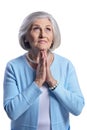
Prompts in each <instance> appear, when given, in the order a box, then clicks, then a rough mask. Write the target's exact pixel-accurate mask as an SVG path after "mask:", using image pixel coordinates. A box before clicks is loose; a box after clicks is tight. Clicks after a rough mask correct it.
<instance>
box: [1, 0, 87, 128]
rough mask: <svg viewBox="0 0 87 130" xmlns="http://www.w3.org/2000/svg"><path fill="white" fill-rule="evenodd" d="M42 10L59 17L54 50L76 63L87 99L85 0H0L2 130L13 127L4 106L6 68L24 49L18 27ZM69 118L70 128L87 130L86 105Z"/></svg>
mask: <svg viewBox="0 0 87 130" xmlns="http://www.w3.org/2000/svg"><path fill="white" fill-rule="evenodd" d="M39 10H42V11H46V12H48V13H51V14H52V15H53V16H54V18H55V19H56V20H57V22H58V24H59V27H60V31H61V37H62V41H61V46H60V47H59V48H58V49H57V50H56V51H55V52H56V53H58V54H60V55H62V56H65V57H67V58H68V59H70V60H71V61H72V63H73V64H74V66H75V68H76V72H77V75H78V80H79V83H80V86H81V90H82V92H83V95H84V97H85V103H87V48H86V44H87V3H86V0H43V1H42V0H0V130H10V120H9V118H8V117H7V115H6V113H5V112H4V110H3V76H4V69H5V66H6V63H7V62H8V61H9V60H10V59H13V58H15V57H17V56H19V55H21V54H23V53H25V51H24V50H23V49H22V48H21V47H20V45H19V43H18V30H19V27H20V25H21V23H22V20H23V19H24V18H25V16H26V15H28V14H30V13H31V12H33V11H39ZM54 114H55V113H54ZM70 121H71V130H83V129H84V128H85V130H86V129H87V125H86V122H87V105H85V107H84V109H83V111H82V113H81V115H79V116H77V117H76V116H73V115H70Z"/></svg>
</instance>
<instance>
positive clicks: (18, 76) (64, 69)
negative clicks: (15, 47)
mask: <svg viewBox="0 0 87 130" xmlns="http://www.w3.org/2000/svg"><path fill="white" fill-rule="evenodd" d="M50 69H51V72H52V75H53V77H54V78H55V79H56V80H57V81H59V84H58V86H57V87H56V89H54V90H53V91H51V90H49V89H48V91H49V100H50V104H49V105H50V122H51V130H70V122H69V113H72V114H74V115H79V114H80V113H81V111H82V108H83V106H84V98H83V95H82V93H81V90H80V87H79V83H78V79H77V76H76V72H75V69H74V66H73V65H72V63H71V62H70V61H69V60H68V59H66V58H64V57H61V56H59V55H57V54H54V61H53V63H52V65H51V67H50ZM35 74H36V71H35V70H34V69H33V68H32V67H31V66H30V65H29V64H28V63H27V60H26V57H25V55H22V56H20V57H18V58H16V59H13V60H11V61H9V62H8V64H7V66H6V70H5V76H4V109H5V111H6V113H7V115H8V116H9V118H10V119H11V130H37V124H38V108H39V96H40V94H41V90H40V88H39V87H38V86H37V84H36V83H35V82H34V80H35ZM45 85H47V84H45Z"/></svg>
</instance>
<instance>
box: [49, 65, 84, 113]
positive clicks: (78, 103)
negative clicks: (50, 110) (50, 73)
mask: <svg viewBox="0 0 87 130" xmlns="http://www.w3.org/2000/svg"><path fill="white" fill-rule="evenodd" d="M51 92H52V93H53V94H54V95H55V96H56V98H57V99H58V101H59V102H60V104H61V105H63V106H64V107H65V108H66V109H67V111H69V112H71V113H72V114H74V115H79V114H80V113H81V111H82V108H83V106H84V104H85V103H84V98H83V95H82V92H81V90H80V87H79V83H78V79H77V76H76V72H75V69H74V67H73V65H72V64H71V63H70V64H69V67H68V71H67V81H66V83H65V86H63V85H62V83H59V84H58V86H57V87H56V88H55V89H54V90H53V91H51Z"/></svg>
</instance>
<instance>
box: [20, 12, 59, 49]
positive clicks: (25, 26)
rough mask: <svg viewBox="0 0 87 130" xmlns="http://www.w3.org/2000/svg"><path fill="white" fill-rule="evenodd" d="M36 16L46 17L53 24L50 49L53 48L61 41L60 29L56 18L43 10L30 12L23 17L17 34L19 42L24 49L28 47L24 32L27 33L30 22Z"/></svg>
mask: <svg viewBox="0 0 87 130" xmlns="http://www.w3.org/2000/svg"><path fill="white" fill-rule="evenodd" d="M38 18H48V19H49V20H50V22H51V24H52V26H53V34H54V39H53V43H52V44H53V45H52V47H51V48H50V50H55V49H56V48H57V47H58V46H59V45H60V43H61V35H60V30H59V27H58V24H57V22H56V20H55V19H54V18H53V17H52V15H50V14H48V13H46V12H43V11H38V12H34V13H31V14H30V15H28V16H27V17H26V18H25V19H24V21H23V23H22V25H21V27H20V30H19V35H18V36H19V43H20V45H21V47H22V48H23V49H25V50H29V49H30V45H29V42H26V41H25V40H26V39H25V37H26V34H27V32H28V30H29V29H30V27H31V25H32V23H33V22H34V21H35V20H36V19H38Z"/></svg>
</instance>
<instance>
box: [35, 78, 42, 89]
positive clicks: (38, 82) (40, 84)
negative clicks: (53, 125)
mask: <svg viewBox="0 0 87 130" xmlns="http://www.w3.org/2000/svg"><path fill="white" fill-rule="evenodd" d="M35 83H36V84H37V85H38V86H39V87H41V86H42V82H41V81H40V80H38V79H36V80H35Z"/></svg>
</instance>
